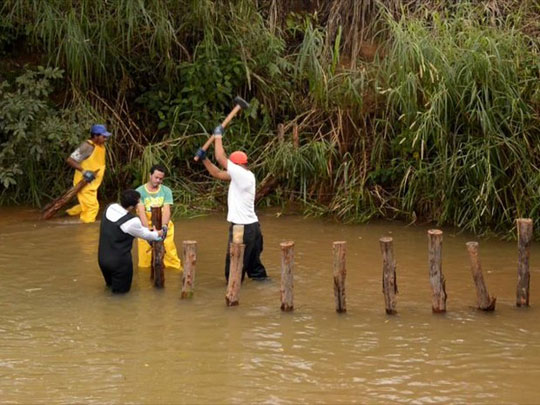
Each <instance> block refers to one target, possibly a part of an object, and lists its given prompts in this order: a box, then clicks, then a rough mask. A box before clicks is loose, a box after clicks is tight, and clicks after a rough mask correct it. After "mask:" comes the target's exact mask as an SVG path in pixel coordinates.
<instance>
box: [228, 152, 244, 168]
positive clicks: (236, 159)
mask: <svg viewBox="0 0 540 405" xmlns="http://www.w3.org/2000/svg"><path fill="white" fill-rule="evenodd" d="M229 160H230V161H231V162H233V163H235V164H237V165H245V164H246V163H247V162H248V157H247V155H246V154H245V153H244V152H242V151H241V150H237V151H234V152H233V153H231V155H230V156H229Z"/></svg>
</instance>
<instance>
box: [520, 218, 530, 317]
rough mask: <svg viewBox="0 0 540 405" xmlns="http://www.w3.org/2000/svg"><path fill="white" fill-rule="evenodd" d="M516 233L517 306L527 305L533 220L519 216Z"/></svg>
mask: <svg viewBox="0 0 540 405" xmlns="http://www.w3.org/2000/svg"><path fill="white" fill-rule="evenodd" d="M517 234H518V282H517V291H516V305H517V306H518V307H528V306H529V284H530V281H531V275H530V273H529V256H530V247H531V241H532V236H533V221H532V219H531V218H519V219H518V220H517Z"/></svg>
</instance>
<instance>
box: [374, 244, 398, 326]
mask: <svg viewBox="0 0 540 405" xmlns="http://www.w3.org/2000/svg"><path fill="white" fill-rule="evenodd" d="M379 245H380V247H381V253H382V257H383V275H382V284H383V294H384V302H385V307H386V313H387V314H389V315H392V314H395V313H397V311H396V304H397V302H396V294H397V292H398V289H397V279H396V262H395V260H394V249H393V247H392V238H390V237H388V236H385V237H382V238H380V239H379Z"/></svg>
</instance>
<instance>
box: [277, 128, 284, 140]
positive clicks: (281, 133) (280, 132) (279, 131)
mask: <svg viewBox="0 0 540 405" xmlns="http://www.w3.org/2000/svg"><path fill="white" fill-rule="evenodd" d="M277 137H278V141H279V143H283V140H284V139H285V126H284V125H283V124H278V126H277Z"/></svg>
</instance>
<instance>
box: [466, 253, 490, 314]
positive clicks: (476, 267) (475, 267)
mask: <svg viewBox="0 0 540 405" xmlns="http://www.w3.org/2000/svg"><path fill="white" fill-rule="evenodd" d="M466 246H467V251H468V252H469V258H470V259H471V272H472V277H473V280H474V285H475V287H476V302H477V305H478V309H481V310H482V311H493V310H494V309H495V301H497V299H496V298H495V297H490V296H489V293H488V290H487V287H486V284H485V282H484V275H483V274H482V266H481V265H480V259H479V258H478V242H467V243H466Z"/></svg>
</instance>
